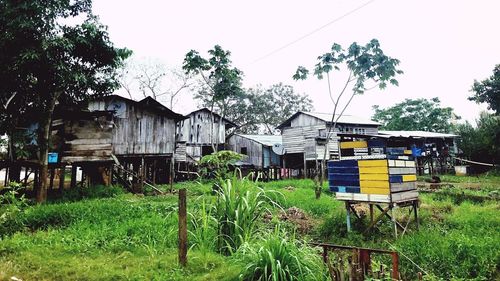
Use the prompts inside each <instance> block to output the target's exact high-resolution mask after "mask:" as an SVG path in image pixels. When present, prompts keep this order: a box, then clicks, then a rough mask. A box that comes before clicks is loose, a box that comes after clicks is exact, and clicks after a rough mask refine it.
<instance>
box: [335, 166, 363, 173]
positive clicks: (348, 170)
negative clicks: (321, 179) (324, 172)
mask: <svg viewBox="0 0 500 281" xmlns="http://www.w3.org/2000/svg"><path fill="white" fill-rule="evenodd" d="M328 174H359V168H358V167H330V168H328Z"/></svg>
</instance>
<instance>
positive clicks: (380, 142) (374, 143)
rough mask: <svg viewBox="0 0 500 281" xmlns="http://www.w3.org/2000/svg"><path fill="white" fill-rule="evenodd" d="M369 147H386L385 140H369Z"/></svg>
mask: <svg viewBox="0 0 500 281" xmlns="http://www.w3.org/2000/svg"><path fill="white" fill-rule="evenodd" d="M368 147H385V141H384V140H377V139H375V140H368Z"/></svg>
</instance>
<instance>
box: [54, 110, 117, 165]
mask: <svg viewBox="0 0 500 281" xmlns="http://www.w3.org/2000/svg"><path fill="white" fill-rule="evenodd" d="M54 123H56V124H58V125H60V126H57V129H56V130H53V140H55V139H58V141H59V142H61V143H60V145H62V147H59V149H56V152H60V151H61V150H62V155H59V157H61V159H60V160H61V161H62V162H68V163H74V162H85V161H109V160H111V152H112V128H113V127H112V122H111V121H108V120H106V117H105V116H102V117H97V118H95V119H91V120H84V119H82V120H64V121H63V120H54Z"/></svg>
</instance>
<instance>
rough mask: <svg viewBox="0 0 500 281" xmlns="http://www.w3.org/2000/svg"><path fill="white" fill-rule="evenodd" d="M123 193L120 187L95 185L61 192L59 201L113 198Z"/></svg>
mask: <svg viewBox="0 0 500 281" xmlns="http://www.w3.org/2000/svg"><path fill="white" fill-rule="evenodd" d="M124 193H125V191H124V190H123V188H122V187H121V186H113V185H112V186H104V185H96V186H90V187H80V186H77V187H74V188H70V189H65V190H64V191H63V194H62V197H61V199H59V200H60V201H63V202H73V201H79V200H83V199H97V198H108V197H115V196H118V195H120V194H124Z"/></svg>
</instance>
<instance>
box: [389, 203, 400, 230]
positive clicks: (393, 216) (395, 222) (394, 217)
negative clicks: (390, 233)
mask: <svg viewBox="0 0 500 281" xmlns="http://www.w3.org/2000/svg"><path fill="white" fill-rule="evenodd" d="M390 208H391V217H392V222H393V223H394V237H396V238H398V224H397V221H396V214H395V213H394V206H392V205H391V207H390Z"/></svg>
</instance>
